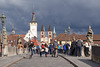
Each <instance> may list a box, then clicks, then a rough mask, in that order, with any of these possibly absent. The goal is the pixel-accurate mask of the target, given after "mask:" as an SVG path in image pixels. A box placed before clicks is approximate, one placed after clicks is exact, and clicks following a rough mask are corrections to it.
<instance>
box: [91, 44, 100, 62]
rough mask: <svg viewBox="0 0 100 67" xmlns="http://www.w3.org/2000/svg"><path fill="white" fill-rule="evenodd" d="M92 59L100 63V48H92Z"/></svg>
mask: <svg viewBox="0 0 100 67" xmlns="http://www.w3.org/2000/svg"><path fill="white" fill-rule="evenodd" d="M91 59H92V60H93V61H95V62H98V63H100V46H92V56H91Z"/></svg>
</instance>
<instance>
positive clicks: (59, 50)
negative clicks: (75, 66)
mask: <svg viewBox="0 0 100 67" xmlns="http://www.w3.org/2000/svg"><path fill="white" fill-rule="evenodd" d="M58 53H61V46H60V44H59V45H58Z"/></svg>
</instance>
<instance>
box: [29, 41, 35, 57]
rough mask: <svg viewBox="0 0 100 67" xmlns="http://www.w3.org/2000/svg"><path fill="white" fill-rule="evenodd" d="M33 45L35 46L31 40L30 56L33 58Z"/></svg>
mask: <svg viewBox="0 0 100 67" xmlns="http://www.w3.org/2000/svg"><path fill="white" fill-rule="evenodd" d="M33 46H34V42H31V43H30V44H29V52H31V55H30V58H32V56H33Z"/></svg>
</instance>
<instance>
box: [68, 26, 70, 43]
mask: <svg viewBox="0 0 100 67" xmlns="http://www.w3.org/2000/svg"><path fill="white" fill-rule="evenodd" d="M68 34H69V36H68V40H69V41H70V26H68Z"/></svg>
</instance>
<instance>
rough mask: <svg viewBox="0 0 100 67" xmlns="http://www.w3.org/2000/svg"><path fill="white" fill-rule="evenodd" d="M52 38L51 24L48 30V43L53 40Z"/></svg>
mask: <svg viewBox="0 0 100 67" xmlns="http://www.w3.org/2000/svg"><path fill="white" fill-rule="evenodd" d="M51 39H52V30H51V25H49V30H48V43H50V42H51Z"/></svg>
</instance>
